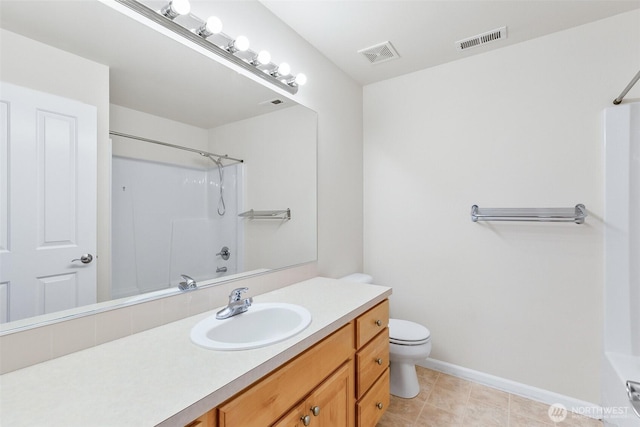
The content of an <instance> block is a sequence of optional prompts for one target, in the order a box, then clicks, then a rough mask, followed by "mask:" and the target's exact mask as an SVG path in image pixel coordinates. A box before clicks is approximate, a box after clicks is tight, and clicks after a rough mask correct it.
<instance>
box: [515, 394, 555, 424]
mask: <svg viewBox="0 0 640 427" xmlns="http://www.w3.org/2000/svg"><path fill="white" fill-rule="evenodd" d="M509 412H510V414H511V415H520V416H523V417H526V418H530V419H532V420H537V421H541V422H543V423H551V422H552V421H551V419H550V418H549V405H547V404H546V403H541V402H536V401H534V400H529V399H526V398H524V397H520V396H516V395H513V394H512V395H511V400H510V402H509Z"/></svg>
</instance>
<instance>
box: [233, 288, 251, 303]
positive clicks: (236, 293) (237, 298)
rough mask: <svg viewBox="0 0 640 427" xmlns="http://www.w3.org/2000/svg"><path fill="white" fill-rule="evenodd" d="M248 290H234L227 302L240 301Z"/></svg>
mask: <svg viewBox="0 0 640 427" xmlns="http://www.w3.org/2000/svg"><path fill="white" fill-rule="evenodd" d="M248 290H249V288H236V289H234V290H232V291H231V293H230V294H229V302H236V301H240V300H241V299H242V294H243V293H244V292H247V291H248Z"/></svg>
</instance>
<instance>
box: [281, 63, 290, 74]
mask: <svg viewBox="0 0 640 427" xmlns="http://www.w3.org/2000/svg"><path fill="white" fill-rule="evenodd" d="M290 73H291V66H290V65H289V64H287V63H286V62H283V63H282V64H280V65H279V66H278V74H280V75H281V76H286V75H288V74H290Z"/></svg>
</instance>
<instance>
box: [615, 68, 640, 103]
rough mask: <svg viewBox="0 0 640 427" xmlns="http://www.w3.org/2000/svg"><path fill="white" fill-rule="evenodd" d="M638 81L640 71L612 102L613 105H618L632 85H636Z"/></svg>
mask: <svg viewBox="0 0 640 427" xmlns="http://www.w3.org/2000/svg"><path fill="white" fill-rule="evenodd" d="M639 79H640V71H638V74H636V75H635V76H634V77H633V78H632V79H631V81H630V82H629V84H628V85H627V87H625V88H624V90H623V91H622V93H621V94H620V96H619V97H617V98H616V99H614V100H613V105H618V104H620V103H621V102H622V98H624V97H625V95H626V94H627V92H629V91H630V90H631V88H632V87H633V85H634V84H636V82H637V81H638V80H639Z"/></svg>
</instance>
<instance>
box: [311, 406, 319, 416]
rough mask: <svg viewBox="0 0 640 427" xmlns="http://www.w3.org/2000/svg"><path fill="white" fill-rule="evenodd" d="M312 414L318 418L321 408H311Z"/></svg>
mask: <svg viewBox="0 0 640 427" xmlns="http://www.w3.org/2000/svg"><path fill="white" fill-rule="evenodd" d="M311 413H312V414H313V416H314V417H317V416H318V415H320V407H319V406H312V407H311Z"/></svg>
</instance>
